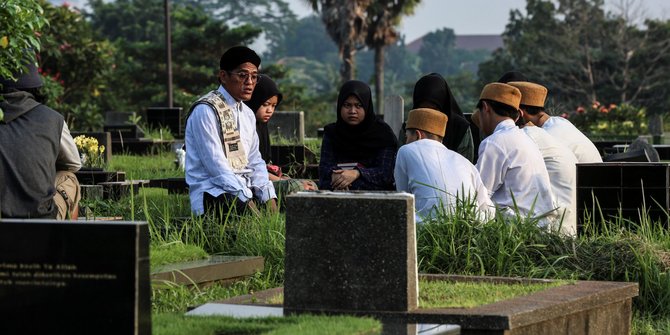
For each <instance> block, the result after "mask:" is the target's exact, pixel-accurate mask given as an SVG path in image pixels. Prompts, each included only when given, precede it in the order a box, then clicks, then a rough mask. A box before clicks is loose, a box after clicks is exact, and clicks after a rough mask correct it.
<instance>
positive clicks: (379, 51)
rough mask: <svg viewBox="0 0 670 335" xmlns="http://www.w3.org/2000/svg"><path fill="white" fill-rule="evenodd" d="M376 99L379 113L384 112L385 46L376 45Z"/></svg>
mask: <svg viewBox="0 0 670 335" xmlns="http://www.w3.org/2000/svg"><path fill="white" fill-rule="evenodd" d="M375 99H376V100H377V103H376V104H377V107H376V108H377V114H380V113H384V46H383V45H375Z"/></svg>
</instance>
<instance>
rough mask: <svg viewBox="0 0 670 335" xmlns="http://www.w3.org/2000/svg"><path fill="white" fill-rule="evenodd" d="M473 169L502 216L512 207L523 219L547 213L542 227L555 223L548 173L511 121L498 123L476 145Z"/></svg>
mask: <svg viewBox="0 0 670 335" xmlns="http://www.w3.org/2000/svg"><path fill="white" fill-rule="evenodd" d="M477 170H479V174H480V175H481V177H482V182H484V186H485V187H486V189H488V190H489V194H490V197H491V200H492V201H493V202H494V203H495V204H496V206H497V207H498V209H499V210H500V211H502V212H503V213H508V214H511V213H512V212H510V211H514V209H515V206H516V208H518V210H519V213H520V214H521V215H523V216H526V215H529V214H530V215H531V216H532V217H537V216H540V215H544V214H547V213H550V215H548V216H547V218H546V220H545V219H542V220H540V222H539V224H540V225H542V226H546V225H549V224H551V223H552V222H554V221H555V219H556V216H557V213H556V210H555V208H554V200H553V195H552V193H551V184H550V182H549V174H548V173H547V168H546V166H545V164H544V160H543V159H542V155H541V154H540V150H539V149H538V148H537V146H536V145H535V143H533V141H531V140H530V139H529V138H528V136H527V135H526V134H525V133H524V132H523V131H522V130H521V129H519V128H518V127H517V126H516V125H515V124H514V121H512V120H511V119H506V120H505V121H502V122H500V123H499V124H498V125H497V126H496V128H495V130H494V131H493V134H491V135H490V136H488V137H486V138H485V139H484V140H483V141H482V143H481V144H480V145H479V159H478V160H477ZM515 203H516V205H515Z"/></svg>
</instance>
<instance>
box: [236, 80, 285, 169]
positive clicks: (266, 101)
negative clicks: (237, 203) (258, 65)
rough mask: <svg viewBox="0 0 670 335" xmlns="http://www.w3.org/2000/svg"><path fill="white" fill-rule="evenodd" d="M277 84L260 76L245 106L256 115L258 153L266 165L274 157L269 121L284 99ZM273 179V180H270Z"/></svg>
mask: <svg viewBox="0 0 670 335" xmlns="http://www.w3.org/2000/svg"><path fill="white" fill-rule="evenodd" d="M283 97H284V96H283V95H282V94H281V92H279V89H278V88H277V84H275V82H274V81H272V79H270V77H268V76H266V75H260V76H258V82H257V83H256V87H255V88H254V93H253V95H252V96H251V99H249V101H246V102H245V104H246V105H247V106H249V108H251V110H252V111H254V113H255V114H256V132H257V133H258V151H260V152H261V156H262V157H263V160H264V161H265V163H266V164H270V163H271V160H272V157H271V151H270V132H269V131H268V121H269V120H270V118H271V117H272V114H274V111H275V108H276V107H277V105H279V104H280V103H281V101H282V99H283ZM270 179H272V178H270Z"/></svg>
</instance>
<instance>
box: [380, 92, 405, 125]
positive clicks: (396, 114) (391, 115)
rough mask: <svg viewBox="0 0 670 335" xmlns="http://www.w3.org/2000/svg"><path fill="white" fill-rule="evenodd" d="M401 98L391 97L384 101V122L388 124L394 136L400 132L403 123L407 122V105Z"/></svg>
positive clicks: (397, 96)
mask: <svg viewBox="0 0 670 335" xmlns="http://www.w3.org/2000/svg"><path fill="white" fill-rule="evenodd" d="M404 104H405V103H404V101H403V99H402V97H401V96H399V95H391V96H388V97H386V99H384V122H386V123H387V124H388V125H389V126H390V127H391V129H393V133H394V134H396V135H397V134H398V132H400V128H401V127H402V123H403V122H404V121H405V114H404V113H405V105H404Z"/></svg>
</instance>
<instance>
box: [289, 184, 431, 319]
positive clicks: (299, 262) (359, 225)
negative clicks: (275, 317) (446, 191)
mask: <svg viewBox="0 0 670 335" xmlns="http://www.w3.org/2000/svg"><path fill="white" fill-rule="evenodd" d="M286 205H287V206H286V256H285V280H284V309H285V311H286V312H288V313H301V312H318V311H337V310H340V311H342V310H349V311H375V310H377V311H408V310H413V309H415V308H416V307H417V303H418V302H417V299H418V287H417V264H416V232H415V223H414V197H413V196H412V195H411V194H407V193H385V192H376V193H372V192H367V193H366V192H362V193H355V192H347V193H343V192H298V193H297V194H293V195H289V196H288V197H287V201H286ZM363 269H364V270H363Z"/></svg>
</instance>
